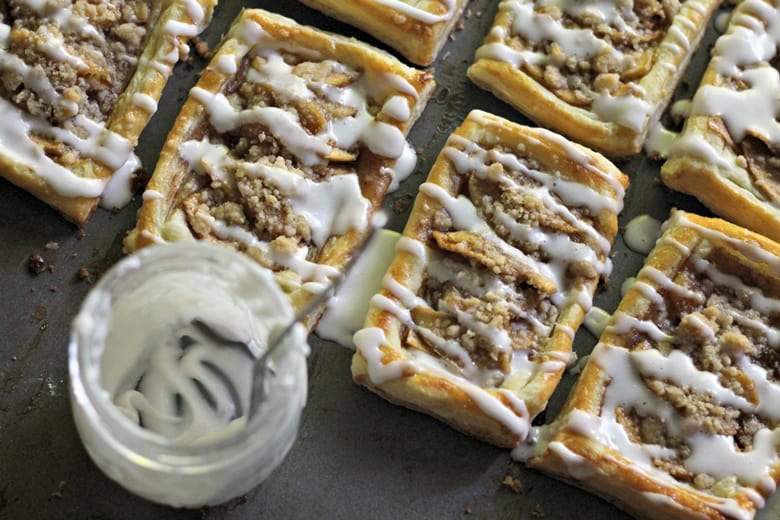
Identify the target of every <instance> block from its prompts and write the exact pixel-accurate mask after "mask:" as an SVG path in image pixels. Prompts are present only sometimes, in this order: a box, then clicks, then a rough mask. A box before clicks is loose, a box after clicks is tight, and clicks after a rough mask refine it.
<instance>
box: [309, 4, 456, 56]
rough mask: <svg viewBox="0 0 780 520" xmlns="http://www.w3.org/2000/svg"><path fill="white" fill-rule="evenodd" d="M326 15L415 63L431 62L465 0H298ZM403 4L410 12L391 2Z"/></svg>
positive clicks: (452, 27) (451, 27)
mask: <svg viewBox="0 0 780 520" xmlns="http://www.w3.org/2000/svg"><path fill="white" fill-rule="evenodd" d="M300 2H301V3H303V4H306V5H308V6H309V7H312V8H314V9H317V10H318V11H322V12H323V13H325V14H326V15H328V16H331V17H333V18H336V19H337V20H341V21H342V22H345V23H348V24H350V25H352V26H354V27H357V28H358V29H360V30H363V31H365V32H367V33H368V34H370V35H371V36H373V37H375V38H377V39H378V40H380V41H382V42H384V43H386V44H387V45H389V46H390V47H392V48H394V49H395V50H397V51H398V52H400V53H401V54H402V55H403V56H405V57H406V58H407V59H408V60H409V61H411V62H412V63H415V64H417V65H423V66H427V65H430V64H431V63H433V61H434V60H435V59H436V56H437V55H438V54H439V51H440V50H441V48H442V47H443V46H444V44H445V43H446V41H447V37H448V36H449V35H450V33H451V32H452V30H453V29H454V27H455V24H456V23H457V21H458V20H459V19H460V16H461V14H462V13H463V10H464V9H465V7H466V4H467V3H468V0H423V1H421V2H413V4H414V5H412V2H408V1H404V0H391V2H390V3H388V4H385V3H383V2H379V1H376V0H300ZM394 2H397V3H400V4H406V5H407V8H408V9H409V10H410V12H415V11H416V12H417V13H418V14H417V15H414V14H409V13H404V12H403V10H400V9H398V8H397V7H395V6H393V5H392V3H394Z"/></svg>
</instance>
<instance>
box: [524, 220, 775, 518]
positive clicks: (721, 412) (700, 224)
mask: <svg viewBox="0 0 780 520" xmlns="http://www.w3.org/2000/svg"><path fill="white" fill-rule="evenodd" d="M707 269H710V270H712V271H713V272H715V273H716V274H713V275H703V274H702V271H700V270H707ZM717 273H723V274H724V276H722V277H721V276H720V275H719V274H717ZM736 280H739V281H738V282H737V281H736ZM742 284H746V286H749V287H753V288H757V289H758V292H762V291H763V295H764V296H765V297H767V298H772V299H774V301H775V303H777V301H778V298H780V245H779V244H777V243H776V242H773V241H771V240H768V239H767V238H765V237H763V236H761V235H758V234H756V233H753V232H751V231H748V230H746V229H744V228H740V227H738V226H735V225H733V224H730V223H728V222H725V221H723V220H720V219H712V218H705V217H700V216H698V215H694V214H689V213H684V212H682V211H676V212H674V213H673V215H672V217H671V219H670V221H669V222H667V224H666V225H665V232H664V234H663V235H662V237H661V238H660V239H659V241H658V243H657V244H656V247H655V249H654V250H653V251H652V252H651V254H650V255H649V256H648V258H647V260H646V263H645V267H644V269H643V270H642V271H640V273H639V275H638V276H637V280H636V282H634V284H633V285H632V286H631V288H630V289H629V290H628V292H627V294H626V296H625V297H624V299H623V300H622V301H621V303H620V305H619V307H618V309H617V311H616V312H615V315H614V316H613V318H612V321H611V322H610V325H609V326H608V327H607V329H606V330H605V332H604V333H603V334H602V336H601V338H600V340H599V345H598V346H597V347H596V349H595V350H594V353H593V354H592V355H591V356H590V358H589V360H588V362H587V364H586V365H585V368H584V369H583V371H582V374H581V376H580V379H579V380H578V382H577V383H576V385H575V388H574V389H573V390H572V392H571V394H570V395H569V397H568V399H567V402H566V404H565V406H564V409H563V410H562V412H561V413H560V414H559V416H558V417H557V418H556V420H555V422H554V423H553V424H552V425H550V426H546V427H543V430H542V434H541V436H540V439H539V441H538V445H537V446H535V447H534V448H533V449H532V455H531V456H530V457H529V459H528V461H527V462H528V465H529V466H530V467H532V468H535V469H539V470H541V471H543V472H545V473H550V474H552V475H554V476H555V477H557V478H560V479H562V480H565V481H567V482H570V483H572V484H574V485H577V486H579V487H582V488H584V489H587V490H589V491H591V492H593V493H596V494H598V495H600V496H602V497H604V498H605V499H606V500H608V501H610V502H613V503H614V504H616V505H617V506H619V507H620V508H622V509H624V510H626V511H628V512H630V513H631V514H633V515H634V516H636V517H637V518H651V519H658V520H660V519H666V518H681V519H688V518H690V519H693V518H707V519H725V518H737V517H745V518H748V517H752V516H753V513H755V511H756V509H757V505H756V503H755V502H754V501H753V500H752V499H751V495H752V496H756V497H762V495H763V496H764V497H765V496H767V495H768V494H769V493H771V490H768V489H767V488H766V487H764V489H755V488H760V487H761V486H755V485H752V486H751V485H745V483H744V482H741V483H739V484H737V482H738V481H737V477H732V476H731V475H737V474H738V473H739V472H740V470H739V469H737V468H735V467H734V466H733V465H732V461H733V459H729V458H728V456H727V454H726V453H724V451H723V450H714V451H712V452H711V453H708V454H707V456H706V458H708V459H710V460H713V461H719V460H721V458H722V461H721V462H716V463H715V464H711V465H710V466H717V468H718V471H721V472H723V473H724V474H726V475H727V476H725V477H722V478H720V479H719V478H718V477H719V475H710V474H707V473H706V472H701V473H697V472H696V471H695V467H694V466H693V465H692V466H690V467H688V466H686V464H687V460H691V459H693V458H694V457H698V460H699V464H700V463H701V462H700V461H701V460H702V456H701V454H700V453H697V452H696V451H695V450H697V449H699V448H697V447H696V445H697V442H698V441H697V440H696V438H695V436H697V435H704V436H706V435H714V436H719V435H726V436H727V437H726V438H729V436H730V435H733V436H734V439H735V442H738V443H746V442H747V443H750V444H752V443H753V442H756V443H757V442H758V441H755V439H757V437H752V435H753V434H754V430H749V432H750V433H748V434H747V436H746V437H744V436H742V435H743V433H744V430H742V428H743V427H744V426H743V425H744V424H750V423H751V421H753V420H757V421H760V422H763V423H766V422H767V421H768V422H769V424H770V427H775V428H776V422H777V420H776V419H767V416H766V413H765V412H756V413H755V416H753V414H752V412H745V413H744V414H743V415H741V416H740V417H739V418H738V419H734V416H733V413H734V409H733V408H732V407H731V406H730V404H728V400H727V399H724V398H723V397H722V394H723V393H725V392H722V391H721V390H720V389H718V388H716V387H714V386H712V382H711V381H710V382H709V383H701V382H700V381H701V380H703V379H702V378H701V375H700V374H701V371H704V372H706V371H708V369H707V368H704V367H705V366H706V367H710V368H709V370H710V371H712V373H714V374H715V375H717V376H718V380H719V384H721V385H723V386H724V387H727V388H729V389H730V390H731V391H734V392H736V393H737V394H739V395H741V396H744V397H745V399H747V400H748V401H750V402H751V403H752V405H753V406H756V407H758V402H760V398H759V397H758V395H756V393H755V388H752V386H751V383H750V382H749V380H750V379H751V377H756V376H755V372H753V373H752V374H753V375H752V376H747V375H746V373H747V371H746V370H745V369H744V366H745V365H744V364H743V362H744V361H745V359H747V358H748V357H749V358H750V359H749V363H758V364H759V365H767V362H766V360H764V361H762V360H761V359H762V356H765V355H766V356H770V354H769V351H764V350H762V349H770V350H771V349H772V347H771V346H768V345H766V344H763V345H762V344H761V342H762V341H765V340H766V338H764V339H760V338H761V336H762V331H761V328H760V327H759V328H754V327H751V325H749V324H748V323H749V322H750V320H754V319H757V316H758V315H760V314H761V312H760V311H757V310H756V309H757V307H756V309H753V308H751V304H750V303H748V304H747V306H743V305H744V304H740V303H739V301H738V300H739V297H738V296H737V295H738V294H743V291H741V290H740V289H739V287H740V286H742ZM659 298H660V300H659ZM724 300H726V302H724ZM659 301H660V302H662V303H659ZM737 315H740V316H742V317H741V318H737V317H736V316H737ZM767 318H768V316H766V315H764V316H763V319H767ZM776 319H777V318H776V314H775V317H774V320H775V322H776ZM633 320H637V321H633ZM746 324H748V325H746ZM655 327H657V328H658V329H657V331H656V329H655ZM709 327H712V329H711V330H712V333H713V334H712V336H711V337H710V335H709V333H708V332H707V331H708V330H710V329H709ZM769 327H770V328H771V327H772V325H771V322H770V323H769ZM766 330H768V329H765V330H764V332H765V331H766ZM653 336H656V337H655V338H654V337H653ZM748 338H750V340H748ZM750 341H752V342H753V345H752V346H751V345H750ZM702 345H705V346H702ZM706 345H709V346H706ZM753 348H755V349H756V350H755V351H751V350H750V349H753ZM656 349H658V350H659V351H661V352H662V354H661V355H662V356H667V358H666V359H667V360H671V358H670V357H668V356H671V355H673V354H674V355H679V357H678V358H676V359H674V360H673V361H668V362H669V365H672V364H673V365H674V366H675V367H677V368H679V367H687V366H688V362H687V361H684V358H683V356H682V355H680V354H681V353H683V352H684V353H685V356H686V357H688V358H690V359H691V360H692V361H693V365H690V366H691V367H693V366H694V365H695V369H691V370H689V371H688V372H687V374H688V375H687V377H686V376H680V375H675V368H673V367H672V366H667V367H665V368H662V369H659V368H658V366H655V367H654V366H653V363H652V362H651V361H653V360H654V358H652V357H651V358H649V359H650V360H651V361H648V358H647V357H645V358H644V361H642V359H641V358H640V357H641V356H646V355H647V354H648V353H655V354H657V352H656ZM740 349H745V350H743V351H740ZM629 351H630V353H629ZM712 352H715V353H716V355H712ZM743 355H745V357H744V358H743V357H741V356H743ZM632 356H636V357H632ZM681 358H682V359H681ZM658 359H660V358H658ZM766 359H771V356H770V357H768V358H766ZM615 360H623V361H621V362H617V361H615ZM718 360H720V361H721V362H722V363H723V365H721V364H720V363H719V362H718ZM724 360H725V361H724ZM654 362H655V363H658V364H660V363H661V361H658V360H655V361H654ZM623 363H625V364H623ZM771 365H772V362H771V361H770V362H769V363H768V365H767V367H768V368H769V369H770V370H772V371H774V372H772V373H773V375H771V376H770V379H769V380H770V383H769V384H770V385H774V386H777V385H778V375H779V374H777V373H776V366H775V367H772V366H771ZM618 367H620V368H618ZM715 367H717V368H715ZM737 367H738V368H737ZM654 370H658V371H657V372H654ZM686 370H687V369H686ZM694 370H699V371H700V372H699V373H698V374H695V375H694ZM737 370H739V371H742V372H741V374H738V373H737ZM657 374H661V375H660V376H659V375H657ZM705 377H706V376H705ZM679 379H684V382H681V381H679ZM737 381H739V383H737ZM772 381H773V382H772ZM611 385H615V388H616V389H617V390H614V391H612V392H611V393H610V386H611ZM707 385H709V387H708V388H709V390H706V391H705V390H704V389H703V388H702V387H706V386H707ZM640 388H641V389H642V390H639V389H640ZM676 388H681V389H682V391H681V392H680V393H677V391H676ZM686 388H687V390H686ZM658 392H661V393H663V395H665V396H666V397H662V396H661V394H659V393H658ZM707 392H710V393H709V394H707ZM718 392H721V394H720V395H721V396H720V397H718V396H716V394H717V393H718ZM620 394H622V395H620ZM637 395H638V396H641V397H640V398H636V399H634V398H632V397H630V396H637ZM664 399H668V400H669V401H670V402H672V400H674V401H673V402H674V403H676V404H675V405H674V411H672V412H670V413H669V414H668V415H667V414H666V411H668V410H669V409H666V411H664V408H663V407H665V406H667V405H666V404H664V403H665V402H666V401H665V400H664ZM713 401H714V403H713ZM615 403H618V404H617V405H616V404H615ZM658 403H661V405H658ZM732 403H733V402H732ZM768 404H769V403H764V405H768ZM770 406H771V405H770ZM633 407H636V408H633ZM708 407H709V408H708ZM748 407H749V405H748ZM775 408H776V407H775ZM638 410H641V411H638ZM702 410H709V412H707V411H702ZM710 412H711V413H710ZM659 417H663V418H664V419H662V420H660V422H659V420H658V418H659ZM616 418H617V419H616ZM599 421H603V424H604V426H603V428H601V429H599V427H598V426H593V425H598V424H602V423H601V422H599ZM684 421H687V422H684ZM764 426H766V424H764ZM675 428H682V430H681V431H682V433H681V435H682V436H683V438H682V439H680V438H677V437H676V436H677V435H679V434H675V433H672V432H673V431H675ZM591 429H593V430H594V431H596V432H598V433H594V431H592V430H591ZM721 429H723V431H720V430H721ZM726 430H733V431H730V433H726ZM618 431H621V432H625V435H626V436H627V437H626V438H627V439H630V440H631V441H630V443H629V442H626V441H625V440H623V439H624V438H623V437H622V435H618V433H617V432H618ZM710 431H711V433H708V432H710ZM775 431H776V430H775ZM738 438H739V440H737V439H738ZM605 439H609V440H605ZM746 439H748V440H746ZM686 446H687V448H686ZM642 449H647V450H649V452H650V453H655V454H656V455H655V457H656V458H651V459H648V460H653V462H652V465H653V468H652V469H651V468H650V467H649V466H648V463H647V462H645V461H643V460H641V459H640V458H639V456H637V455H636V453H637V452H641V450H642ZM686 449H687V450H688V451H687V453H688V454H689V455H688V458H686V457H685V456H684V455H681V453H685V452H686V451H685V450H686ZM731 449H734V448H733V446H732V448H731ZM750 449H751V448H750V447H749V446H747V447H746V446H745V445H743V444H740V448H739V451H740V452H743V451H744V452H748V451H750ZM653 450H654V451H653ZM670 450H677V455H676V457H679V458H675V456H672V453H671V451H670ZM776 450H777V448H776V447H775V451H776ZM642 456H647V455H646V454H643V455H642ZM737 456H738V455H737ZM762 463H765V464H767V466H766V467H765V468H764V469H766V477H765V478H767V479H769V481H770V482H771V481H773V482H774V483H775V485H776V484H777V483H778V482H780V464H777V462H776V461H775V462H774V463H772V462H771V455H770V456H768V457H766V458H765V457H763V456H762V457H761V462H759V461H757V460H756V461H755V464H756V466H757V467H759V468H761V466H760V465H761V464H762ZM672 475H676V479H675V478H674V477H672ZM732 478H733V480H731V479H732ZM724 497H727V498H724ZM758 500H759V502H760V501H762V499H761V498H759V499H758ZM759 507H760V506H759Z"/></svg>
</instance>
